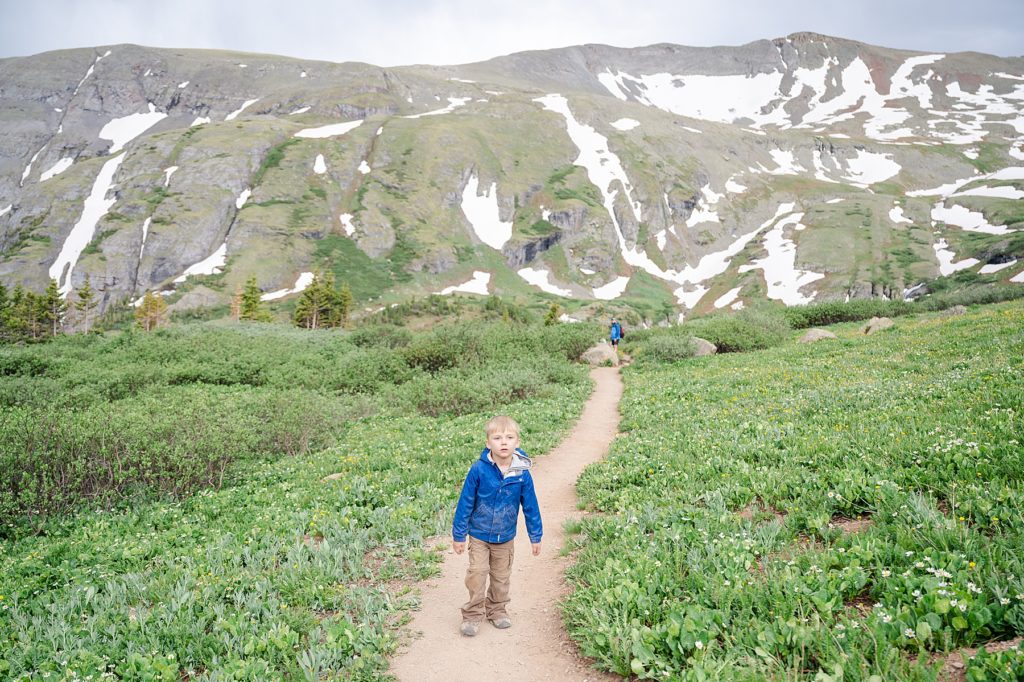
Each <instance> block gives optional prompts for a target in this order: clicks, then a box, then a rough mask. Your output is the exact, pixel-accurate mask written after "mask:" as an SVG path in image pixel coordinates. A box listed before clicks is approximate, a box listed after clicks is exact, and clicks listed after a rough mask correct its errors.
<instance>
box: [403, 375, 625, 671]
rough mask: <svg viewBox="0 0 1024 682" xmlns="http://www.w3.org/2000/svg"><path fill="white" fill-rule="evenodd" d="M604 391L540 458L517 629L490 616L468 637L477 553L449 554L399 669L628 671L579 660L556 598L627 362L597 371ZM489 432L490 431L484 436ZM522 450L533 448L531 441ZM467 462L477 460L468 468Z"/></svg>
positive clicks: (516, 596)
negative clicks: (468, 580) (536, 513)
mask: <svg viewBox="0 0 1024 682" xmlns="http://www.w3.org/2000/svg"><path fill="white" fill-rule="evenodd" d="M590 376H591V378H593V379H594V382H595V389H594V393H593V395H592V396H591V397H590V400H589V401H587V404H586V406H585V408H584V410H583V414H582V416H581V417H580V420H579V421H578V422H577V423H576V425H575V426H574V427H573V429H572V432H571V433H570V434H569V437H568V438H566V439H565V440H564V441H562V443H561V444H560V445H559V446H558V447H557V448H555V449H554V450H552V451H551V452H550V453H549V454H548V455H547V456H545V457H540V458H538V459H536V460H534V468H533V471H532V473H533V477H534V481H535V484H536V488H537V497H538V499H539V501H540V508H541V515H542V517H543V519H544V540H543V545H542V551H541V554H540V556H538V557H535V556H532V555H531V554H530V541H529V539H528V538H527V536H526V529H525V528H524V526H523V521H522V515H520V519H519V530H518V532H517V533H516V540H515V542H516V558H515V562H514V564H513V566H512V602H511V603H510V604H509V609H508V611H509V617H510V618H511V619H512V623H513V625H512V627H511V628H510V629H508V630H497V629H495V628H494V627H492V626H491V624H490V623H488V622H484V623H483V624H482V625H481V627H480V633H479V634H478V635H477V636H476V637H462V636H461V635H460V634H459V625H460V623H461V622H462V617H461V615H460V614H459V607H460V606H461V605H462V603H463V602H464V601H466V588H465V586H464V584H463V580H464V578H465V575H466V566H467V562H468V554H462V555H461V556H458V555H456V554H454V553H453V552H452V551H451V540H450V538H449V539H448V540H446V541H445V544H446V545H447V547H448V549H447V554H446V555H445V560H444V564H443V565H442V568H441V575H440V576H439V577H437V578H434V579H431V580H430V581H429V582H428V583H427V584H426V585H425V586H424V588H423V592H422V606H421V608H420V610H419V611H417V612H416V613H415V614H414V617H413V620H412V623H411V624H410V628H411V630H412V631H413V632H414V633H422V636H419V637H417V638H416V639H414V640H413V641H412V642H411V643H410V644H409V645H408V646H407V647H406V648H404V649H403V650H402V651H400V652H399V654H398V655H397V656H396V657H395V658H394V660H393V661H392V663H391V672H392V673H393V674H394V675H396V676H397V677H398V679H399V680H402V681H403V682H432V681H434V680H437V681H440V682H460V681H462V680H466V681H467V682H469V681H472V682H480V681H481V680H502V681H503V682H506V681H508V682H516V681H518V680H522V681H523V682H527V681H529V682H537V681H541V680H552V681H558V682H561V681H563V680H564V681H566V682H580V681H581V680H588V681H589V682H599V681H603V680H620V679H621V678H619V677H615V676H611V675H607V674H605V673H600V672H597V671H596V670H593V669H592V668H591V667H590V665H589V662H588V661H587V660H585V659H583V658H581V657H580V655H579V653H578V651H577V647H576V645H575V644H574V643H573V642H572V641H571V640H570V639H569V638H568V636H567V635H566V633H565V628H564V627H563V625H562V618H561V614H560V612H559V609H558V605H557V603H556V602H557V601H558V600H559V599H560V598H561V597H562V596H563V595H564V594H565V593H566V586H565V582H564V579H563V573H564V571H565V569H566V567H567V566H568V564H569V560H568V559H567V558H565V557H561V556H559V554H560V551H561V549H562V546H563V544H564V541H563V535H564V534H563V531H562V526H563V524H564V522H565V520H566V519H568V518H570V517H573V516H578V515H579V512H578V511H577V509H576V488H575V485H576V479H577V478H578V477H579V475H580V472H582V471H583V468H584V467H585V466H586V465H587V464H590V463H591V462H595V461H597V460H599V459H601V458H602V457H604V455H605V453H606V452H607V451H608V445H609V443H611V440H612V438H614V437H615V434H616V431H617V429H618V424H619V410H618V405H619V398H620V397H621V396H622V382H621V380H620V378H619V372H618V369H616V368H614V367H601V368H596V369H594V370H591V373H590ZM482 440H483V436H481V441H482ZM523 448H524V449H525V450H526V451H527V452H530V444H529V442H524V443H523ZM467 466H468V465H467Z"/></svg>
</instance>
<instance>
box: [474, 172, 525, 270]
mask: <svg viewBox="0 0 1024 682" xmlns="http://www.w3.org/2000/svg"><path fill="white" fill-rule="evenodd" d="M479 185H480V180H479V178H477V176H475V175H472V176H470V178H469V181H467V182H466V186H465V188H463V190H462V212H463V213H464V214H465V216H466V219H467V220H468V221H469V224H470V226H471V227H472V228H473V233H474V234H476V236H477V238H478V239H479V240H480V241H482V242H483V243H484V244H487V245H488V246H490V247H491V248H493V249H498V250H500V249H501V247H502V246H504V245H505V243H506V242H507V241H508V240H509V239H511V238H512V221H511V220H510V221H508V222H502V221H501V217H500V214H499V210H498V183H496V182H492V183H491V186H490V189H488V190H487V191H486V192H484V194H483V196H478V195H477V190H478V189H479ZM527 269H529V268H527Z"/></svg>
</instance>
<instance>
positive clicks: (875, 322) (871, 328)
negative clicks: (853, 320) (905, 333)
mask: <svg viewBox="0 0 1024 682" xmlns="http://www.w3.org/2000/svg"><path fill="white" fill-rule="evenodd" d="M893 324H895V323H894V322H893V321H892V320H891V319H890V318H888V317H872V318H871V319H870V320H868V323H867V324H866V325H864V326H863V327H861V331H862V332H864V333H865V334H874V333H875V332H880V331H882V330H883V329H889V328H890V327H892V326H893Z"/></svg>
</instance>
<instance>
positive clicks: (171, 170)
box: [164, 166, 178, 187]
mask: <svg viewBox="0 0 1024 682" xmlns="http://www.w3.org/2000/svg"><path fill="white" fill-rule="evenodd" d="M177 170H178V167H177V166H168V167H167V168H165V169H164V187H169V186H170V184H171V176H172V175H174V172H175V171H177Z"/></svg>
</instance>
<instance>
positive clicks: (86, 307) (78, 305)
mask: <svg viewBox="0 0 1024 682" xmlns="http://www.w3.org/2000/svg"><path fill="white" fill-rule="evenodd" d="M90 279H91V278H90V277H89V276H88V275H86V276H85V284H83V285H82V288H81V289H79V290H78V291H77V292H76V294H77V296H78V300H77V301H75V310H77V311H78V313H79V314H80V315H81V316H82V322H83V323H84V324H85V333H86V334H88V333H89V322H90V320H89V318H90V316H91V314H92V311H93V310H94V309H95V308H96V306H97V305H98V302H97V301H96V291H95V290H94V289H93V288H92V282H91V281H90Z"/></svg>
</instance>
